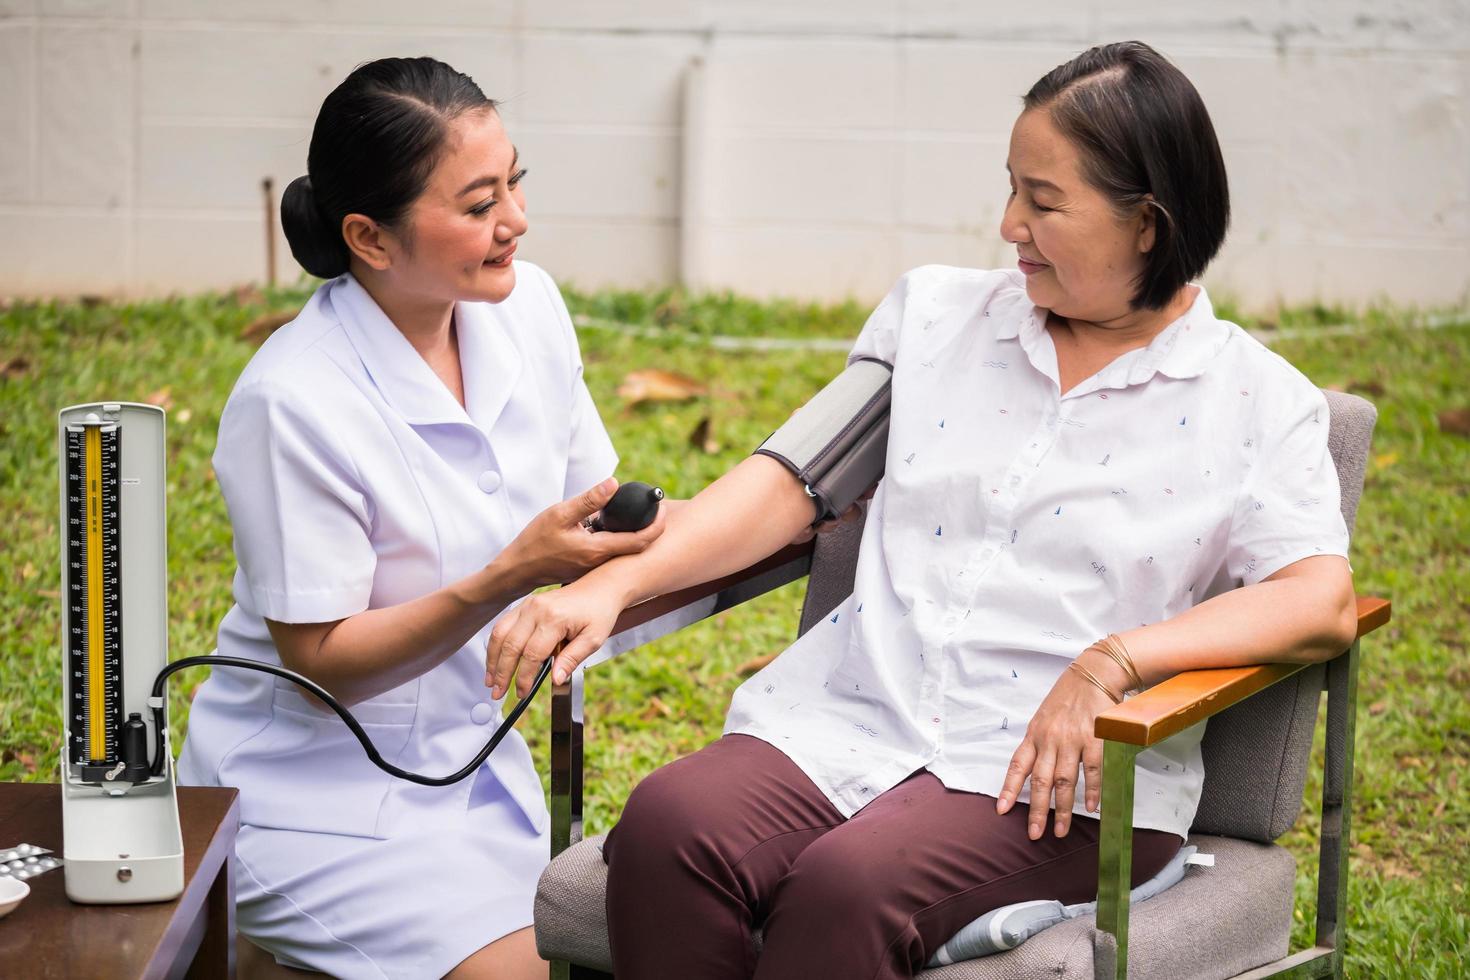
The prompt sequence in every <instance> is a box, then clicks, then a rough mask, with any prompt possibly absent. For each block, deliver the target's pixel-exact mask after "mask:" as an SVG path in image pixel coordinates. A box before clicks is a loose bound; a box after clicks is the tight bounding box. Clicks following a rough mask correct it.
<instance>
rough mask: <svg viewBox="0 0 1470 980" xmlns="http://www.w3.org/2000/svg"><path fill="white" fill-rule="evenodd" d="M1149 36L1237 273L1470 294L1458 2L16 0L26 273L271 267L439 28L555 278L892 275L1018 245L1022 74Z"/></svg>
mask: <svg viewBox="0 0 1470 980" xmlns="http://www.w3.org/2000/svg"><path fill="white" fill-rule="evenodd" d="M1126 37H1138V38H1141V39H1143V40H1146V41H1149V42H1150V43H1152V44H1154V45H1155V46H1157V47H1159V48H1160V49H1161V50H1163V51H1164V52H1165V53H1166V54H1168V55H1169V56H1170V57H1172V58H1173V59H1174V60H1175V61H1176V62H1177V63H1178V64H1179V65H1180V66H1181V67H1182V68H1183V69H1184V70H1185V71H1186V73H1187V74H1189V75H1190V77H1191V78H1192V79H1193V80H1194V82H1195V84H1196V85H1197V86H1198V87H1199V89H1200V91H1201V93H1202V94H1203V96H1204V98H1205V101H1206V104H1207V105H1208V106H1209V107H1210V110H1211V113H1212V115H1213V117H1214V120H1215V124H1216V128H1217V130H1218V132H1219V134H1220V137H1221V140H1222V143H1223V145H1224V147H1225V153H1226V160H1227V164H1228V166H1229V169H1230V176H1231V182H1232V192H1233V195H1232V196H1233V203H1234V209H1235V221H1234V225H1233V228H1232V233H1231V238H1230V241H1229V243H1228V245H1227V247H1226V249H1225V251H1224V253H1223V254H1222V255H1221V257H1220V258H1219V259H1218V260H1217V262H1216V264H1215V266H1214V267H1213V268H1212V269H1211V271H1210V273H1209V275H1208V276H1207V280H1206V281H1207V282H1208V283H1209V284H1210V285H1211V287H1212V288H1213V289H1215V290H1216V291H1218V292H1224V293H1228V294H1230V295H1232V296H1234V297H1235V298H1237V299H1239V300H1240V301H1242V302H1244V303H1246V304H1247V305H1251V306H1256V307H1268V306H1270V305H1272V304H1274V303H1277V302H1280V301H1286V302H1303V301H1310V300H1314V299H1322V300H1326V301H1329V302H1344V303H1360V302H1366V301H1371V300H1374V299H1378V298H1388V299H1392V300H1395V301H1397V302H1402V303H1411V304H1419V305H1450V304H1457V303H1463V302H1466V301H1467V300H1470V5H1467V4H1466V3H1465V2H1464V0H1388V2H1385V0H1376V2H1369V0H1280V2H1269V0H1244V2H1237V3H1232V4H1228V5H1224V4H1214V3H1206V2H1203V0H1180V2H1174V3H1159V2H1145V0H1058V2H1056V3H1052V4H1048V5H1043V6H1036V5H1032V6H1031V7H1030V8H1025V9H1021V8H1018V7H1017V6H1014V5H1000V4H992V3H981V2H975V0H785V2H779V3H778V2H775V0H433V2H429V3H421V4H404V3H401V2H398V0H232V2H225V0H0V295H6V294H21V295H37V294H51V293H79V292H87V293H103V294H127V295H146V294H157V293H163V292H169V291H187V290H197V289H203V288H213V287H223V286H229V285H234V284H237V283H240V282H245V281H252V280H259V279H261V278H263V276H264V274H265V260H264V253H265V247H264V222H263V200H262V194H261V180H262V178H265V177H270V178H272V179H273V180H274V182H275V187H276V190H277V193H279V191H280V189H282V188H283V187H284V186H285V184H286V183H287V182H288V181H289V180H291V179H292V178H293V177H295V176H297V175H298V174H300V173H302V172H303V171H304V169H305V157H306V146H307V141H308V139H309V135H310V130H311V123H312V120H313V118H314V116H315V113H316V109H317V107H318V106H319V104H320V102H321V99H322V97H323V96H325V94H326V93H327V92H328V91H329V90H330V89H331V88H332V87H333V86H334V85H335V84H336V83H337V82H338V81H340V80H341V78H342V77H343V76H345V74H346V73H347V72H348V71H349V70H350V69H351V68H352V67H353V65H355V64H357V63H359V62H361V61H364V60H367V59H370V58H374V57H380V56H383V55H388V54H432V55H435V56H437V57H440V58H442V59H444V60H446V61H448V62H450V63H451V64H454V65H455V66H456V67H459V68H461V69H463V70H465V71H467V72H469V73H470V74H471V75H473V76H474V77H475V78H476V80H477V81H479V82H480V84H481V86H482V87H483V88H484V89H485V90H486V92H487V93H488V94H490V95H492V96H493V97H495V98H498V99H501V100H502V101H503V103H504V105H503V114H504V116H505V118H506V122H507V126H508V127H509V129H510V131H511V135H512V138H513V139H514V140H515V141H516V143H517V145H518V146H519V148H520V150H521V153H522V156H523V158H524V160H525V162H526V164H527V166H528V167H529V168H530V170H531V177H530V179H529V180H528V181H527V184H526V191H527V195H528V198H529V205H530V208H531V216H532V231H531V233H530V235H528V237H527V240H526V242H525V245H524V247H523V250H522V254H523V255H525V256H526V257H528V258H532V259H534V260H535V261H538V262H540V263H541V264H543V265H545V266H546V267H547V268H548V269H550V270H551V271H552V273H553V274H554V275H556V276H557V277H558V278H560V279H563V280H566V281H570V282H575V283H577V284H579V285H582V286H601V285H622V286H643V285H658V284H667V283H672V282H679V281H683V282H686V283H689V284H690V285H693V286H696V287H709V288H726V287H728V288H732V289H736V290H739V291H742V292H746V293H752V294H756V295H789V296H802V297H812V298H838V297H844V296H849V295H851V296H855V297H858V298H860V299H863V300H871V299H875V298H877V297H878V296H881V295H882V293H883V292H884V291H885V290H886V288H887V287H888V285H889V284H890V283H891V282H892V280H893V279H894V278H895V277H896V276H897V275H898V274H899V273H900V272H902V271H903V270H904V269H906V268H909V267H912V266H914V265H918V264H922V263H926V262H952V263H958V264H968V265H980V266H993V265H999V264H1008V263H1009V262H1010V261H1011V260H1012V256H1013V250H1012V249H1010V248H1009V247H1008V246H1005V244H1004V243H1003V242H1001V241H1000V239H999V234H998V230H997V229H998V224H999V215H1000V208H1001V206H1002V204H1003V202H1004V199H1005V193H1006V181H1005V172H1004V162H1005V154H1006V142H1007V138H1008V134H1009V131H1010V126H1011V123H1012V122H1013V120H1014V118H1015V115H1016V111H1017V107H1018V105H1019V97H1020V95H1021V93H1022V92H1024V91H1025V90H1026V88H1028V87H1029V86H1030V84H1031V83H1032V82H1033V81H1034V80H1035V79H1036V78H1037V77H1039V76H1040V75H1041V74H1042V73H1043V72H1045V71H1046V70H1048V69H1049V68H1051V67H1052V66H1054V65H1056V64H1057V63H1059V62H1061V61H1063V60H1065V59H1066V58H1068V57H1070V56H1071V55H1072V54H1075V53H1076V52H1077V51H1079V50H1081V49H1082V48H1084V47H1086V46H1087V45H1089V44H1092V43H1096V42H1098V41H1102V40H1115V39H1119V38H1126ZM277 264H278V269H277V271H278V273H279V274H280V275H281V276H282V277H284V278H291V277H294V276H295V275H296V274H297V270H296V268H295V265H294V263H293V262H292V260H291V258H290V254H289V251H287V250H286V248H285V245H284V241H280V242H279V258H278V263H277Z"/></svg>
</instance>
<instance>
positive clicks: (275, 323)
mask: <svg viewBox="0 0 1470 980" xmlns="http://www.w3.org/2000/svg"><path fill="white" fill-rule="evenodd" d="M294 319H296V313H295V311H293V310H288V311H286V312H284V313H267V314H265V316H259V317H256V318H255V319H254V320H251V321H250V322H249V323H247V324H246V325H245V329H243V330H241V331H240V339H241V340H243V341H245V342H246V343H247V344H254V345H255V346H257V347H259V346H260V345H261V344H263V343H265V338H267V337H269V336H270V335H271V334H273V333H275V332H276V331H277V330H279V329H280V328H281V327H284V326H285V325H286V324H288V323H290V322H291V321H292V320H294Z"/></svg>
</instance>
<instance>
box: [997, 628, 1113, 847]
mask: <svg viewBox="0 0 1470 980" xmlns="http://www.w3.org/2000/svg"><path fill="white" fill-rule="evenodd" d="M1077 660H1078V662H1079V663H1080V664H1082V666H1084V667H1086V668H1087V669H1088V670H1090V671H1092V673H1093V674H1094V675H1096V676H1097V677H1098V678H1099V679H1101V680H1102V681H1103V682H1104V683H1106V684H1108V685H1109V686H1110V687H1111V688H1112V689H1113V690H1115V691H1121V690H1123V689H1124V687H1126V685H1127V683H1128V680H1127V678H1126V677H1123V676H1121V675H1122V668H1121V667H1119V666H1118V665H1117V664H1115V663H1114V662H1113V661H1112V660H1111V659H1109V658H1108V657H1107V655H1105V654H1103V653H1101V652H1099V651H1097V650H1092V649H1088V650H1084V651H1083V652H1082V654H1081V655H1080V656H1078V657H1077ZM1113 704H1114V702H1113V700H1112V699H1111V698H1109V697H1108V696H1107V695H1106V694H1104V693H1103V692H1102V691H1100V690H1098V689H1097V687H1095V686H1094V685H1093V684H1091V683H1090V682H1088V680H1087V679H1086V678H1085V677H1083V676H1082V675H1081V674H1079V673H1077V672H1076V671H1073V670H1064V671H1062V676H1061V677H1059V678H1057V682H1056V683H1055V684H1054V685H1052V689H1051V691H1049V692H1048V693H1047V695H1046V698H1045V699H1044V700H1043V701H1042V702H1041V706H1040V707H1038V708H1037V709H1036V714H1034V715H1033V716H1032V717H1031V723H1030V724H1029V725H1027V726H1026V737H1025V738H1023V739H1021V745H1020V747H1019V748H1017V749H1016V753H1015V755H1013V756H1011V764H1010V766H1009V767H1008V768H1007V769H1006V778H1005V783H1004V784H1002V786H1001V790H1000V797H999V799H998V800H997V801H996V805H995V809H996V812H997V813H1008V812H1009V811H1010V809H1011V807H1012V806H1014V805H1015V802H1016V797H1017V796H1019V795H1020V793H1021V787H1022V786H1023V785H1024V784H1025V782H1026V777H1027V776H1030V777H1031V817H1030V820H1029V821H1028V828H1027V836H1029V837H1030V838H1031V839H1032V840H1040V839H1041V838H1042V835H1044V834H1045V833H1046V818H1047V811H1048V810H1050V809H1051V808H1052V797H1053V794H1055V797H1056V824H1055V825H1054V828H1053V829H1054V830H1055V832H1056V835H1057V836H1058V837H1065V836H1067V831H1068V830H1070V829H1071V827H1072V805H1073V803H1075V802H1076V799H1077V795H1076V794H1077V771H1078V768H1079V767H1080V768H1081V770H1082V778H1083V786H1084V788H1085V791H1086V795H1085V797H1084V799H1085V802H1086V809H1087V810H1088V812H1090V813H1096V812H1097V809H1098V805H1099V803H1100V801H1101V798H1102V757H1103V743H1102V739H1100V738H1098V737H1097V736H1095V735H1094V734H1093V726H1094V724H1095V723H1096V721H1097V716H1098V715H1100V714H1102V712H1104V711H1106V710H1107V709H1109V708H1111V707H1113Z"/></svg>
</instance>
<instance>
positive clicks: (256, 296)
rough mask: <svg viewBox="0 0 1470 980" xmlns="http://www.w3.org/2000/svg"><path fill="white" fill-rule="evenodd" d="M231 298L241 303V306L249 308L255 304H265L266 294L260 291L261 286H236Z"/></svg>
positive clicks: (230, 295) (230, 293)
mask: <svg viewBox="0 0 1470 980" xmlns="http://www.w3.org/2000/svg"><path fill="white" fill-rule="evenodd" d="M229 297H230V299H231V300H233V301H234V302H236V303H239V304H240V305H241V306H249V305H251V304H254V303H264V302H265V293H262V292H261V291H260V287H259V286H256V285H253V284H251V285H245V286H236V287H235V288H234V289H232V290H230V292H229Z"/></svg>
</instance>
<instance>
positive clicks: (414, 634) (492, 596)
mask: <svg viewBox="0 0 1470 980" xmlns="http://www.w3.org/2000/svg"><path fill="white" fill-rule="evenodd" d="M514 572H515V570H513V569H507V568H505V567H503V566H498V565H497V564H496V562H493V561H492V562H491V563H490V564H489V565H487V566H486V567H485V568H483V569H481V570H480V571H479V572H476V573H475V574H473V575H469V576H466V577H465V578H463V579H461V580H459V581H458V582H455V583H453V584H451V585H448V586H445V587H444V588H442V589H438V590H437V591H434V592H430V593H429V594H428V595H425V596H421V597H419V598H417V599H411V600H409V601H408V602H403V603H399V604H398V605H396V606H386V607H383V608H380V609H368V610H364V611H363V612H360V613H356V614H354V615H352V616H349V617H347V618H346V619H339V620H336V621H335V622H330V623H280V622H276V621H275V620H271V619H267V620H266V621H265V624H266V627H267V628H268V629H269V630H270V634H271V639H272V640H274V641H275V644H276V651H277V652H278V653H279V654H280V656H281V663H282V664H283V665H285V666H286V667H287V668H288V669H290V670H294V671H296V672H297V673H298V674H304V675H306V676H307V677H309V678H311V679H312V680H314V681H316V682H317V683H318V684H320V685H321V686H322V687H324V688H326V689H327V690H328V691H330V692H331V693H332V695H333V696H334V697H336V698H337V699H338V700H339V701H342V702H343V703H344V704H348V705H352V704H356V703H357V702H359V701H366V700H367V699H368V698H372V697H376V696H377V695H379V694H382V693H383V692H384V691H389V690H392V689H393V688H395V687H397V686H398V685H400V684H404V683H406V682H408V681H410V680H412V679H414V678H415V677H418V676H419V675H420V674H423V673H424V672H425V671H428V670H432V669H433V668H434V667H437V666H438V665H439V664H441V663H443V662H444V661H445V660H447V659H449V657H450V656H451V655H452V654H453V653H454V652H455V651H456V650H458V649H459V648H460V647H461V646H463V645H464V644H465V642H466V641H467V640H468V639H469V638H470V637H472V636H474V635H475V632H476V631H477V630H479V629H480V628H481V627H483V626H484V625H485V624H486V623H487V622H489V621H490V620H491V619H493V618H494V617H496V616H498V615H499V614H500V612H501V611H502V610H503V609H505V607H506V606H508V605H510V604H511V603H512V602H514V601H515V600H517V599H519V598H520V597H521V596H523V595H525V594H526V591H527V589H526V588H525V586H524V583H523V582H522V581H521V576H520V575H519V574H514Z"/></svg>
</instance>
